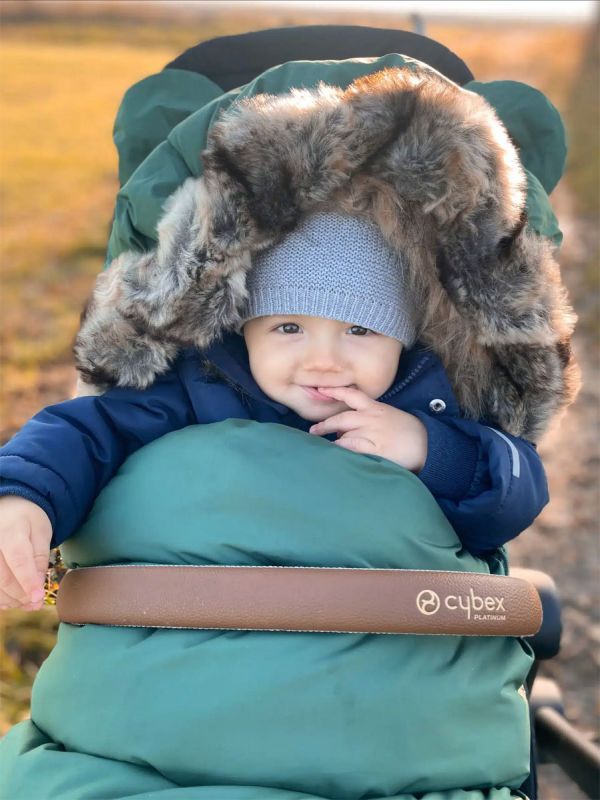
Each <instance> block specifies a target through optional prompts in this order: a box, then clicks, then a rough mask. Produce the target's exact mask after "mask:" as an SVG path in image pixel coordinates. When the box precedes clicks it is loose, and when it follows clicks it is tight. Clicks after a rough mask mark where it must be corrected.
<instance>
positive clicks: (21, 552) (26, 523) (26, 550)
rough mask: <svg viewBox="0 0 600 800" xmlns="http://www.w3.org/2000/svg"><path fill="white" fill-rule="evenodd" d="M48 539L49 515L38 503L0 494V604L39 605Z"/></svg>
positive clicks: (41, 599)
mask: <svg viewBox="0 0 600 800" xmlns="http://www.w3.org/2000/svg"><path fill="white" fill-rule="evenodd" d="M51 539H52V525H51V523H50V519H49V518H48V515H47V514H46V512H45V511H43V510H42V509H41V508H40V507H39V506H38V505H36V504H35V503H32V502H31V501H30V500H26V499H25V498H23V497H17V496H15V495H7V496H5V497H0V608H3V609H5V608H21V609H24V610H25V611H33V610H35V609H38V608H41V606H42V603H43V601H44V578H45V576H46V571H47V569H48V557H49V555H50V540H51Z"/></svg>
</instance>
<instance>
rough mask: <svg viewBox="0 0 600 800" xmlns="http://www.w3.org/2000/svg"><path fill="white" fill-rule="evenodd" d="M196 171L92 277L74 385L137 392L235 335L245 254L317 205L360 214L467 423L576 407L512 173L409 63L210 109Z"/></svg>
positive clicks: (542, 424)
mask: <svg viewBox="0 0 600 800" xmlns="http://www.w3.org/2000/svg"><path fill="white" fill-rule="evenodd" d="M203 161H204V167H205V169H204V174H203V176H202V178H199V179H190V180H189V181H187V182H186V183H185V184H184V185H183V186H182V187H181V188H180V189H179V190H178V191H177V192H176V193H175V194H174V195H173V196H172V198H171V200H170V201H169V203H168V206H167V208H166V212H165V216H164V217H163V218H162V220H161V223H160V226H159V231H158V233H159V244H158V247H157V249H156V250H154V251H152V252H151V253H150V254H146V255H144V256H135V255H134V254H129V255H128V256H127V258H125V259H123V257H121V259H119V262H120V264H114V265H112V266H111V267H110V268H109V270H108V271H107V273H105V276H106V277H105V276H101V278H100V279H99V284H98V288H97V290H96V292H95V293H94V297H93V298H92V303H91V305H90V310H89V311H88V315H87V317H86V318H85V320H84V323H83V325H82V328H81V331H80V333H79V335H78V337H77V343H76V357H77V360H78V365H79V368H80V370H81V371H82V372H83V373H84V374H85V375H86V376H87V380H88V382H92V383H93V382H94V381H95V380H100V381H101V382H102V383H103V384H104V385H110V384H111V383H115V384H118V385H135V386H139V387H142V386H145V385H148V383H149V382H150V381H151V380H153V378H154V377H155V375H156V374H158V373H159V372H160V371H163V370H164V368H166V367H163V366H161V365H164V364H166V363H168V361H169V359H170V357H171V355H170V354H171V353H172V352H173V351H175V352H176V350H177V348H179V347H182V346H190V345H193V346H196V347H199V348H203V347H206V346H207V345H209V344H210V343H211V342H212V341H214V339H215V338H217V337H218V336H219V334H220V332H221V331H224V330H235V328H236V325H237V324H238V323H239V319H240V313H241V311H242V310H243V305H244V302H245V299H246V289H245V276H246V272H247V271H248V270H249V269H251V264H252V254H253V253H256V252H257V251H259V250H262V249H263V248H265V247H268V246H269V245H271V244H273V243H274V242H276V241H277V240H278V239H279V238H281V237H282V236H284V235H285V233H286V232H287V231H288V230H290V229H291V228H293V227H294V225H295V224H296V223H297V221H298V220H299V219H300V218H301V216H302V215H303V214H306V213H309V212H311V211H316V210H319V209H322V208H330V209H338V210H341V211H345V212H347V213H354V214H358V215H361V216H365V217H367V218H369V219H370V220H371V221H373V222H374V223H375V224H376V225H378V226H379V228H380V230H381V232H382V234H383V236H384V237H385V238H386V239H387V240H388V242H389V244H390V246H391V247H392V248H394V249H396V250H397V251H398V252H399V253H401V254H402V256H403V258H404V260H405V262H408V265H409V269H410V273H411V279H412V284H413V286H414V291H415V302H417V303H418V304H419V308H420V310H421V320H420V331H419V335H420V339H421V340H422V342H423V343H425V344H426V345H428V346H429V347H430V348H432V349H433V350H435V351H436V352H437V353H438V355H439V356H440V357H441V359H442V361H443V363H444V366H445V368H446V369H447V371H448V374H449V377H450V380H451V383H452V385H453V388H454V390H455V392H456V395H457V398H458V401H459V404H460V405H461V407H462V409H463V411H464V413H465V414H467V415H468V416H470V417H472V418H476V419H485V420H487V421H489V422H490V423H491V424H496V425H498V426H499V427H501V428H503V429H504V430H506V431H508V432H509V433H512V434H514V435H518V436H524V437H526V438H530V439H534V440H535V439H536V438H537V437H538V436H539V435H540V434H541V433H542V432H543V430H545V428H546V427H547V425H548V423H549V422H550V420H551V418H552V417H553V416H554V415H555V413H556V412H557V411H558V410H560V409H561V408H563V407H564V406H565V405H566V404H567V403H568V402H570V400H571V399H572V398H573V396H574V393H575V391H576V388H577V376H576V367H575V365H574V362H573V359H572V356H571V355H570V353H569V348H568V342H569V339H570V335H571V331H572V327H573V315H572V312H571V309H570V308H569V306H568V303H567V301H566V297H565V293H564V290H563V288H562V285H561V283H560V276H559V273H558V268H557V265H556V264H555V262H554V261H553V258H552V248H551V246H550V243H549V242H548V241H547V240H546V239H544V238H543V237H540V236H539V235H537V234H536V233H535V232H533V231H531V230H530V229H529V228H528V225H527V218H526V215H525V207H526V205H525V204H526V188H527V183H526V177H525V173H524V171H523V167H522V165H521V162H520V160H519V157H518V154H517V152H516V149H515V147H514V145H513V144H512V142H511V140H510V137H509V135H508V133H507V131H506V129H505V128H504V126H503V125H502V123H501V122H500V120H499V119H498V117H497V115H496V114H495V112H494V110H493V109H492V108H491V106H490V105H489V104H488V103H487V102H486V101H485V100H484V99H483V98H482V97H481V96H479V95H478V94H477V93H475V92H472V91H465V90H462V89H460V88H459V87H458V86H456V85H455V84H453V83H451V82H450V81H448V80H446V79H445V78H443V77H442V76H441V75H439V74H438V73H436V72H435V71H432V70H430V69H426V68H420V67H417V66H414V65H412V66H411V67H405V68H397V69H385V70H382V71H380V72H377V73H372V74H369V75H367V76H365V77H363V78H360V79H358V80H357V81H355V82H354V83H352V84H351V85H350V86H349V87H348V88H347V89H346V90H342V89H339V88H337V87H334V86H328V85H325V84H321V85H319V86H318V88H317V89H313V90H300V89H295V90H292V91H291V92H289V93H287V94H283V95H278V96H274V95H256V96H254V97H249V98H246V99H244V100H243V101H241V102H239V103H235V104H234V105H232V106H231V107H230V108H229V109H228V110H226V111H225V112H224V113H222V114H221V116H220V117H219V118H218V120H217V121H216V123H215V124H214V125H213V127H212V129H211V131H210V134H209V137H208V141H207V145H206V148H205V150H204V152H203ZM117 318H119V320H120V322H119V323H118V324H117V322H116V320H117ZM115 331H120V333H115ZM128 337H129V338H130V339H131V338H132V337H133V339H134V340H135V344H134V343H132V341H128V340H127V339H128ZM95 375H96V377H95Z"/></svg>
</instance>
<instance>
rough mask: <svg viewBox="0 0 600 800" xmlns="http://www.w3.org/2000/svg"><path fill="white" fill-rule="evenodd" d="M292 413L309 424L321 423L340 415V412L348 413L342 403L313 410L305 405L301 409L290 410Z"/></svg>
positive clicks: (298, 407)
mask: <svg viewBox="0 0 600 800" xmlns="http://www.w3.org/2000/svg"><path fill="white" fill-rule="evenodd" d="M292 411H295V412H296V414H298V416H299V417H302V419H305V420H308V421H309V422H322V421H323V420H324V419H329V417H333V416H335V414H341V413H342V411H348V406H347V405H346V404H345V403H342V402H337V403H331V405H329V404H327V406H325V407H324V408H314V407H311V406H310V405H309V404H306V405H303V406H302V407H300V406H297V407H296V408H292Z"/></svg>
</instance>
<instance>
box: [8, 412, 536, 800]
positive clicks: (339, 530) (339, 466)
mask: <svg viewBox="0 0 600 800" xmlns="http://www.w3.org/2000/svg"><path fill="white" fill-rule="evenodd" d="M62 554H63V558H64V560H65V562H66V563H67V564H68V566H70V567H73V568H75V567H78V566H91V565H109V564H161V563H162V564H233V565H288V566H325V567H362V568H364V567H373V568H397V569H430V570H454V571H464V572H487V573H490V572H491V573H496V574H505V572H506V561H505V558H504V554H503V553H502V552H499V553H497V554H496V556H495V557H494V558H490V559H489V560H487V561H486V560H483V559H480V558H475V557H473V556H471V555H470V554H469V553H467V552H466V551H465V550H462V549H461V545H460V543H459V540H458V538H457V536H456V534H455V533H454V531H453V530H452V528H451V527H450V525H449V524H448V522H447V521H446V519H445V517H444V516H443V514H442V512H441V511H440V509H439V508H438V506H437V504H436V503H435V501H434V500H433V498H432V497H431V495H430V494H429V492H428V491H427V490H426V489H425V487H424V486H423V485H422V484H421V482H420V481H419V480H418V479H417V478H416V477H415V476H414V475H412V474H411V473H409V472H407V471H406V470H404V469H402V468H401V467H399V466H397V465H396V464H394V463H392V462H390V461H388V460H386V459H383V458H379V457H375V456H364V455H359V454H356V453H352V452H350V451H347V450H344V449H342V448H338V447H336V446H334V445H332V444H331V443H330V442H328V441H326V440H325V439H320V438H317V437H313V436H310V435H308V434H305V433H303V432H301V431H298V430H295V429H292V428H287V427H284V426H281V425H276V424H270V423H262V424H261V423H257V422H252V421H245V420H228V421H225V422H219V423H216V424H213V425H205V426H193V427H189V428H186V429H184V430H182V431H178V432H175V433H171V434H169V435H167V436H164V437H163V438H162V439H159V440H157V441H155V442H154V443H152V444H150V445H148V446H147V447H145V448H143V449H142V450H140V451H138V452H137V453H136V454H134V455H133V456H132V457H130V458H129V459H128V461H126V463H125V464H124V465H123V466H122V468H121V470H120V471H119V473H118V474H117V475H116V477H115V478H113V480H112V481H111V483H110V484H109V485H108V486H107V487H106V488H105V489H104V491H103V492H102V494H101V495H100V497H99V498H98V500H97V502H96V504H95V506H94V508H93V509H92V512H91V514H90V516H89V518H88V520H87V522H86V524H85V525H84V526H83V528H82V529H81V530H80V531H79V533H78V534H77V535H76V536H75V537H73V538H72V539H70V540H68V541H67V542H66V543H65V544H64V545H63V547H62ZM530 665H531V655H530V652H529V648H528V646H527V645H526V644H524V643H523V642H522V641H520V640H518V639H511V638H504V637H481V638H477V637H453V636H412V635H410V636H403V635H374V634H335V633H290V632H270V631H214V630H213V631H203V630H174V629H154V628H119V627H106V626H99V625H83V626H81V627H78V626H73V625H68V624H61V626H60V629H59V635H58V641H57V644H56V647H55V648H54V650H53V652H52V653H51V655H50V656H49V657H48V659H47V660H46V662H45V663H44V664H43V666H42V668H41V670H40V672H39V673H38V676H37V678H36V681H35V684H34V690H33V696H32V708H31V721H25V722H22V723H20V724H19V725H17V726H15V727H14V728H13V729H12V730H11V731H10V732H9V733H8V734H7V736H5V737H4V740H3V741H2V742H1V743H0V773H1V774H2V775H3V777H2V779H1V781H0V797H2V798H3V800H4V798H6V800H8V798H10V800H30V798H33V797H35V798H36V800H43V799H44V798H48V799H50V798H53V800H54V798H57V797H60V798H61V800H87V799H88V798H89V800H92V798H93V799H94V800H99V799H100V798H102V800H109V799H110V800H113V799H114V800H117V798H118V799H119V800H125V798H133V797H135V798H137V800H141V798H157V800H171V798H173V799H175V798H177V800H209V798H210V800H216V798H222V799H223V800H251V799H252V800H254V798H256V799H257V800H258V798H261V800H262V799H263V798H264V800H267V799H269V800H270V799H271V798H272V799H273V800H284V799H287V798H290V800H291V798H292V797H293V798H298V800H300V798H330V799H331V800H333V798H336V800H342V799H343V800H358V799H359V798H372V799H375V798H384V797H385V798H396V800H400V799H402V800H409V799H410V798H413V797H415V795H418V796H419V797H420V798H422V800H424V798H427V800H483V798H487V800H508V798H510V797H512V796H518V793H517V792H514V793H513V791H512V789H513V788H516V787H518V786H519V785H521V783H522V782H523V780H524V779H525V778H526V776H527V774H528V772H529V742H530V731H529V718H528V708H527V702H526V700H525V699H524V696H523V691H522V688H521V687H522V684H523V683H524V681H525V678H526V675H527V672H528V670H529V668H530Z"/></svg>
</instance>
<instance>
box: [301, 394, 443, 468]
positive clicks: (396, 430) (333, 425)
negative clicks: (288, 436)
mask: <svg viewBox="0 0 600 800" xmlns="http://www.w3.org/2000/svg"><path fill="white" fill-rule="evenodd" d="M319 391H320V392H321V393H322V394H326V395H328V396H329V397H334V398H335V399H336V400H341V401H342V402H343V403H345V404H346V405H347V406H348V407H349V408H350V409H353V410H351V411H342V412H341V414H335V415H334V416H333V417H329V419H324V420H323V421H322V422H318V423H316V424H315V425H312V426H311V428H310V433H315V434H318V435H319V436H323V434H326V433H340V434H342V435H341V436H340V438H339V439H337V441H335V442H334V444H337V445H339V446H340V447H345V448H346V449H348V450H354V451H355V452H356V453H365V454H367V455H377V456H382V457H383V458H387V459H389V460H390V461H395V462H396V464H400V466H401V467H404V468H405V469H408V470H410V471H411V472H420V471H421V470H422V469H423V467H424V465H425V461H426V459H427V428H426V427H425V426H424V425H423V423H422V422H421V420H420V419H418V418H417V417H415V416H414V415H413V414H407V413H406V411H400V409H398V408H394V407H393V406H389V405H387V404H386V403H379V402H378V401H377V400H373V399H372V398H371V397H369V396H368V395H366V394H365V393H364V392H362V391H360V389H350V388H348V387H342V388H337V389H322V388H321V387H319Z"/></svg>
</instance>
